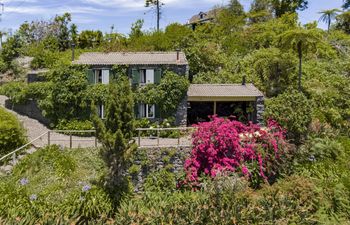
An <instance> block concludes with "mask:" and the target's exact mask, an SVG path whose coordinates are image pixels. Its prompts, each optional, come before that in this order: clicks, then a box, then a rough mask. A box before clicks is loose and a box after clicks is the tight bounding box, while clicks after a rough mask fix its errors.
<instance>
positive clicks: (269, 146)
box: [0, 0, 350, 224]
mask: <svg viewBox="0 0 350 225" xmlns="http://www.w3.org/2000/svg"><path fill="white" fill-rule="evenodd" d="M344 3H345V4H344V10H345V11H342V12H337V11H336V10H329V11H324V12H323V14H322V15H320V17H321V20H323V21H326V22H327V26H328V24H329V29H328V30H326V31H325V30H322V29H319V28H317V22H311V23H308V24H305V25H301V24H300V22H299V20H298V14H297V13H296V11H297V10H307V5H308V4H307V1H305V0H288V1H279V0H254V1H253V3H252V7H251V9H250V10H249V11H248V12H245V11H244V10H243V7H242V5H241V4H240V2H239V1H238V0H231V1H230V4H229V5H228V6H227V7H225V8H223V9H221V10H220V13H218V15H217V16H216V18H215V20H214V21H213V22H212V23H207V24H203V25H200V26H197V27H196V29H195V30H194V31H193V30H191V29H190V28H189V27H187V26H184V25H181V24H177V23H175V24H170V25H168V26H167V27H166V28H164V30H160V31H153V30H148V31H145V30H143V28H142V26H143V21H142V20H138V21H136V22H135V23H134V24H133V25H132V27H131V31H130V34H129V35H122V34H119V33H114V32H111V33H105V34H103V33H102V32H101V31H81V32H80V33H78V32H77V27H76V26H75V25H74V24H70V15H69V14H64V15H63V16H57V17H56V18H54V19H53V20H51V21H34V22H32V23H24V24H23V25H22V26H21V27H20V29H19V31H18V32H17V33H16V34H15V35H14V36H13V37H10V38H8V39H7V42H6V43H5V44H4V46H3V50H2V51H1V57H0V69H1V70H2V71H6V70H12V71H16V65H15V63H13V60H14V59H15V58H16V57H18V56H32V57H34V61H33V62H32V65H31V66H32V68H49V69H50V72H49V73H47V75H46V81H45V82H40V83H35V84H24V83H21V82H12V83H8V84H6V85H3V86H1V88H0V92H1V93H3V94H5V95H7V96H9V97H10V99H11V100H12V101H13V102H14V103H23V102H26V101H28V100H30V99H35V100H37V101H38V104H39V107H40V108H41V109H42V111H43V112H44V115H46V116H48V117H49V118H50V119H51V120H52V121H53V123H54V124H53V126H57V125H60V124H61V125H62V126H65V125H66V124H70V123H71V124H79V126H82V127H88V125H91V122H92V121H93V122H94V126H95V127H96V129H97V130H98V136H99V140H100V142H101V143H102V144H103V146H102V156H101V158H102V159H104V160H105V166H106V169H107V172H105V173H104V176H103V177H101V179H97V178H96V180H98V181H100V182H96V184H95V183H94V182H92V181H91V182H90V183H89V184H88V185H89V186H88V187H86V188H84V189H82V188H83V187H81V186H78V187H77V186H74V185H75V184H76V180H75V179H76V178H77V177H81V176H82V177H84V181H83V182H85V175H82V174H81V171H84V174H90V175H91V174H93V175H94V174H96V169H95V167H94V166H93V165H95V164H94V163H95V162H99V161H98V160H101V159H94V160H96V161H94V162H91V167H88V168H87V170H88V171H89V172H87V170H85V169H83V170H81V168H80V167H79V165H82V164H83V163H84V162H83V161H84V158H83V157H85V156H86V155H89V154H92V153H87V152H85V151H83V150H78V152H76V154H75V153H74V152H70V151H66V150H65V151H61V150H58V149H57V147H52V148H48V149H45V150H44V151H39V152H37V153H35V154H34V155H31V156H28V157H27V158H26V159H25V160H24V161H22V163H20V164H19V165H17V166H16V167H15V169H14V173H13V174H12V175H11V176H8V177H5V178H3V179H2V180H1V181H0V192H1V193H4V194H2V196H5V197H3V198H1V200H0V201H2V202H0V203H1V204H0V212H1V213H0V215H1V216H2V218H1V219H3V220H4V221H6V222H14V221H15V220H19V221H22V222H23V221H24V223H25V221H27V220H28V221H35V222H37V223H50V221H56V223H60V221H61V223H69V222H72V221H69V220H70V219H72V220H74V221H73V222H77V221H78V222H81V223H83V222H88V221H89V222H91V223H98V222H100V223H101V224H104V223H108V222H109V223H116V224H162V223H163V224H171V223H175V222H176V223H179V224H188V223H197V224H214V223H216V224H222V223H224V224H225V223H226V224H254V223H262V224H281V223H282V224H289V223H292V224H293V223H294V224H300V223H303V224H347V223H349V221H350V214H349V211H350V198H349V196H350V174H349V171H350V170H349V169H350V168H349V162H348V159H349V157H350V139H349V136H350V73H349V69H350V63H349V59H350V12H349V11H347V10H348V8H349V2H348V1H344ZM336 12H337V15H335V14H336ZM315 19H318V18H315ZM67 40H70V42H67ZM71 43H74V44H75V46H76V53H77V54H79V53H80V52H85V51H101V52H105V51H107V52H108V51H173V50H175V49H177V48H180V49H181V50H182V51H184V52H185V53H186V57H187V59H188V61H189V64H190V81H191V82H192V83H241V81H242V77H243V76H246V78H247V81H248V82H253V83H254V84H255V85H256V86H257V87H258V88H259V89H260V90H262V91H263V92H264V94H265V96H266V101H265V105H266V112H265V118H266V124H267V125H268V123H267V121H268V120H269V119H273V120H275V121H276V122H277V123H278V124H280V125H281V126H282V127H283V128H284V129H286V133H284V132H282V131H281V130H279V129H277V130H269V132H266V133H264V134H265V135H266V136H263V138H260V136H259V137H254V138H253V134H255V132H256V131H257V129H258V128H256V127H255V126H253V125H249V124H248V125H243V124H242V125H239V126H238V122H232V121H228V120H220V121H221V122H220V124H219V125H218V121H217V120H215V119H214V121H212V122H209V123H207V124H201V125H200V126H204V127H211V128H212V127H213V129H207V130H204V131H205V132H202V133H195V136H194V149H193V150H194V151H193V152H192V154H191V155H190V157H189V159H188V162H189V164H188V165H187V166H186V168H185V169H187V170H184V173H183V174H179V175H176V176H175V175H174V174H172V173H170V172H169V171H167V170H166V166H165V169H163V170H161V171H158V172H155V173H154V174H151V175H150V176H149V177H148V178H147V179H146V184H145V192H144V193H141V194H134V193H132V192H130V186H129V182H128V179H127V176H126V173H125V171H128V168H127V166H128V165H129V164H130V163H126V162H127V161H128V160H129V159H131V158H132V157H131V155H132V154H133V150H134V145H133V143H132V142H129V139H130V137H131V136H132V132H133V127H134V125H135V124H138V125H140V126H143V125H144V126H149V125H150V123H149V122H147V121H136V122H135V121H134V118H133V116H132V111H133V110H132V108H133V106H132V102H138V101H146V102H147V103H150V104H153V103H157V104H160V105H162V107H164V108H162V111H163V112H165V111H167V110H170V111H171V110H174V109H175V108H176V105H177V104H178V103H179V101H181V98H180V97H182V96H183V94H184V93H185V92H186V89H187V87H188V84H189V82H188V81H187V80H186V79H185V78H183V77H176V76H175V75H174V74H172V73H166V75H165V76H164V78H163V80H162V81H161V83H160V84H158V85H150V86H148V87H146V88H144V89H143V90H141V91H139V92H137V91H136V92H134V93H132V91H133V90H131V89H130V86H129V85H128V82H127V80H126V78H125V76H119V77H118V79H120V80H119V82H111V84H110V85H94V86H93V85H89V84H88V82H87V80H86V78H85V74H84V73H83V72H82V71H83V70H84V68H81V67H76V66H73V65H71V63H70V57H71V52H70V50H69V47H70V44H71ZM114 69H116V70H118V71H119V69H120V68H114ZM120 71H123V70H120ZM175 77H176V79H175ZM169 89H171V93H172V94H171V95H170V94H167V93H169V92H168V91H169ZM106 93H107V94H106ZM102 101H103V102H107V105H106V107H107V108H106V109H107V110H106V112H107V114H106V116H107V117H106V120H104V121H101V120H99V119H98V118H97V117H96V114H95V113H93V115H95V116H94V117H95V118H94V117H93V119H92V118H91V113H90V111H94V110H91V106H92V105H96V104H98V103H100V102H102ZM93 109H94V108H93ZM62 110H64V111H62ZM166 116H168V115H166ZM172 120H173V119H172V118H170V119H169V120H166V121H172ZM85 122H86V123H85ZM277 123H276V124H277ZM66 126H68V125H66ZM69 126H70V125H69ZM72 126H73V125H72ZM77 126H78V125H77ZM276 126H277V125H276ZM218 127H219V128H220V129H219V128H218ZM214 128H216V129H214ZM241 128H242V129H241ZM240 129H241V130H240ZM259 129H260V128H259ZM241 131H242V132H243V134H242V132H241ZM253 131H254V132H253ZM251 132H253V133H251ZM240 134H241V135H240ZM246 134H248V138H250V137H249V134H251V135H252V137H251V139H247V137H246V136H247V135H246ZM259 135H260V131H259ZM259 138H260V139H259ZM18 140H20V139H18ZM230 140H235V141H234V142H232V143H231V142H230ZM218 143H220V144H218ZM227 143H230V144H231V145H227ZM279 144H280V146H279ZM223 146H226V147H227V146H228V147H227V148H223ZM291 149H292V150H293V151H287V150H291ZM227 150H230V151H227ZM79 151H81V152H79ZM235 151H237V152H240V151H243V153H246V154H247V155H249V156H251V158H249V160H247V159H246V158H240V156H241V155H240V154H238V153H237V154H235V155H234V156H235V157H234V156H233V155H232V152H235ZM203 152H204V153H205V154H201V153H203ZM280 152H283V153H285V154H283V155H282V156H283V157H282V158H279V155H278V154H277V153H280ZM51 153H52V154H51ZM53 153H54V154H53ZM240 153H242V152H240ZM243 153H242V154H243ZM248 153H249V154H248ZM50 154H51V155H50ZM225 154H226V155H225ZM227 154H229V155H227ZM78 155H79V156H78ZM236 156H237V157H236ZM201 157H204V158H201ZM82 158H83V159H82ZM285 159H288V160H285ZM80 163H82V164H80ZM101 163H102V162H101ZM232 165H233V166H232ZM215 166H216V167H215ZM92 167H93V168H92ZM217 167H220V170H219V171H220V173H217V172H218V168H217ZM68 171H70V172H69V173H68ZM185 172H187V175H189V174H195V182H196V185H195V187H194V186H191V185H189V186H186V185H181V184H183V181H184V180H186V173H185ZM191 172H193V173H191ZM261 172H262V173H261ZM265 172H266V174H265ZM41 173H48V174H45V176H42V177H41ZM208 174H210V176H208ZM46 175H47V176H48V177H49V179H56V180H57V182H58V181H60V182H59V184H58V183H56V181H54V182H53V183H52V185H53V187H51V186H50V187H49V186H48V185H49V184H48V183H47V182H46V181H45V180H44V178H43V177H46ZM263 175H264V176H266V177H267V178H268V179H265V178H264V176H263ZM72 177H74V179H73V178H72ZM94 177H96V176H94ZM97 177H98V176H97ZM79 179H80V178H79ZM187 179H188V176H187ZM35 180H37V181H35ZM92 180H95V178H92ZM62 182H63V183H62ZM23 184H24V185H23ZM43 184H44V185H43ZM101 184H102V185H101ZM116 184H118V185H116ZM177 184H178V185H177ZM55 185H57V186H55ZM121 185H122V187H123V188H121ZM73 186H74V188H75V189H74V188H72V187H73ZM46 187H48V188H47V189H46ZM73 189H74V190H73ZM193 189H194V190H193ZM62 190H68V191H67V192H65V193H63V194H62ZM66 194H67V195H66ZM70 194H71V195H70ZM51 198H55V199H58V200H57V201H54V202H53V201H52V199H51ZM82 199H83V200H82ZM85 200H86V201H89V202H88V203H87V204H84V203H85ZM18 202H20V203H21V204H20V205H21V207H22V208H16V206H17V205H18V204H17V203H18ZM82 202H83V203H82ZM100 215H102V216H100ZM1 216H0V217H1ZM57 221H59V222H57ZM4 223H5V222H4ZM53 223H55V222H53Z"/></svg>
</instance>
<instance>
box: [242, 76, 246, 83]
mask: <svg viewBox="0 0 350 225" xmlns="http://www.w3.org/2000/svg"><path fill="white" fill-rule="evenodd" d="M245 83H246V76H245V75H244V76H243V79H242V85H245Z"/></svg>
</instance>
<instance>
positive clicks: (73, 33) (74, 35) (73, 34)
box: [69, 23, 78, 45]
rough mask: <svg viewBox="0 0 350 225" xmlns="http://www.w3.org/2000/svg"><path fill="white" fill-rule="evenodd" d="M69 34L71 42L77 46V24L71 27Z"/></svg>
mask: <svg viewBox="0 0 350 225" xmlns="http://www.w3.org/2000/svg"><path fill="white" fill-rule="evenodd" d="M69 33H70V40H71V42H72V43H74V44H75V45H76V44H77V43H78V27H77V25H76V24H75V23H73V24H72V25H71V26H70V29H69Z"/></svg>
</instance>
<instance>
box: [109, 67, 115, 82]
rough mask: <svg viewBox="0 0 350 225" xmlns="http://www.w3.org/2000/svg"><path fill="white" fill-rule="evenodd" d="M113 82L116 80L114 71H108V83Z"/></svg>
mask: <svg viewBox="0 0 350 225" xmlns="http://www.w3.org/2000/svg"><path fill="white" fill-rule="evenodd" d="M115 80H117V74H116V73H115V71H114V70H109V81H110V82H112V81H115Z"/></svg>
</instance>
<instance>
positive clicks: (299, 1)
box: [270, 0, 308, 17]
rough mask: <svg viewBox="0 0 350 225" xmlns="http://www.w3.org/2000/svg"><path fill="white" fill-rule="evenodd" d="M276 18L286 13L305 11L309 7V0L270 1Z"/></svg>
mask: <svg viewBox="0 0 350 225" xmlns="http://www.w3.org/2000/svg"><path fill="white" fill-rule="evenodd" d="M270 1H271V4H272V8H273V10H274V12H275V16H276V17H281V16H282V15H283V14H285V13H294V12H296V11H297V10H301V11H302V10H305V9H307V6H308V1H307V0H270Z"/></svg>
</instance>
